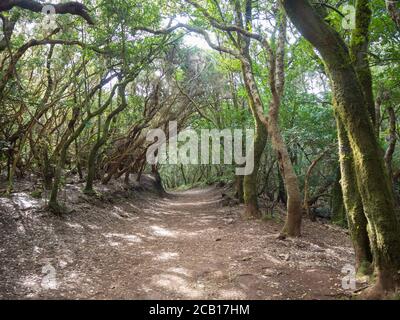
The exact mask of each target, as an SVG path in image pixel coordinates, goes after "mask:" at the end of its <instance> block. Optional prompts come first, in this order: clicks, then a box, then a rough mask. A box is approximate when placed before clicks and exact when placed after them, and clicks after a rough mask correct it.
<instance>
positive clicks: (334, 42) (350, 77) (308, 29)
mask: <svg viewBox="0 0 400 320" xmlns="http://www.w3.org/2000/svg"><path fill="white" fill-rule="evenodd" d="M282 2H283V4H284V6H285V9H286V12H287V14H288V16H289V17H290V18H291V20H292V22H293V23H294V24H295V26H296V27H297V28H298V30H299V31H300V32H301V33H302V35H303V36H304V37H305V38H306V39H307V40H308V41H310V42H311V43H312V45H313V46H314V47H315V48H316V49H317V50H318V51H319V52H320V54H321V56H322V58H323V60H324V62H325V65H326V68H327V70H328V71H329V77H330V80H331V84H332V91H333V95H334V99H335V103H334V108H335V111H336V114H337V118H338V121H340V122H341V123H343V127H344V129H345V131H346V133H347V135H348V140H349V143H350V147H351V151H352V155H353V158H354V172H355V175H356V180H357V184H358V189H359V191H360V196H361V201H362V204H363V208H364V213H365V216H366V218H367V221H368V234H369V238H370V242H371V247H372V252H373V257H374V262H375V266H376V270H377V275H378V277H377V283H376V285H375V286H374V289H373V290H372V291H371V294H377V295H381V294H384V293H385V292H386V291H393V290H396V289H398V287H399V285H400V275H399V273H398V270H400V224H399V221H398V219H397V217H396V213H395V207H394V199H393V194H392V190H391V186H390V183H389V179H388V176H387V172H386V168H385V166H384V162H383V157H382V154H381V150H380V147H379V144H378V141H377V139H376V135H375V132H374V128H373V125H372V121H371V119H370V114H369V111H368V109H367V106H366V101H365V96H364V93H363V88H362V85H361V83H360V81H359V79H358V76H357V73H356V70H355V67H354V65H353V63H352V60H351V58H350V54H349V50H348V48H347V46H346V44H345V43H344V41H343V39H342V38H341V37H340V36H339V34H338V33H337V32H336V31H334V30H333V29H332V27H330V26H329V25H328V24H327V23H326V22H325V21H324V20H323V19H322V18H321V17H320V16H319V15H318V14H317V13H316V11H315V10H314V9H313V7H312V6H311V5H310V4H309V2H308V1H307V0H282ZM343 191H344V192H343V193H344V196H345V197H346V195H345V193H346V192H347V191H345V190H343Z"/></svg>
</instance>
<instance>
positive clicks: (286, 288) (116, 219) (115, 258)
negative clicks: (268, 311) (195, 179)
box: [0, 186, 353, 299]
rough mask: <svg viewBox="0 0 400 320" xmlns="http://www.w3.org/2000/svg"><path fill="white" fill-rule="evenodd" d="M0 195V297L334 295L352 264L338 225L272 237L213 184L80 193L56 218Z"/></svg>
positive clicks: (274, 227) (268, 226) (272, 229)
mask: <svg viewBox="0 0 400 320" xmlns="http://www.w3.org/2000/svg"><path fill="white" fill-rule="evenodd" d="M74 188H76V189H78V186H76V187H74ZM0 200H2V201H0V211H1V210H3V211H4V212H6V214H2V215H1V217H2V218H0V228H1V229H4V230H2V231H1V235H0V238H1V239H0V240H1V241H2V245H1V251H0V259H1V267H2V268H1V273H0V297H2V298H15V297H18V298H73V299H75V298H88V299H334V298H338V297H341V296H343V295H344V291H343V290H342V289H341V278H342V277H343V275H342V274H341V269H342V267H343V266H344V265H346V264H348V263H351V262H352V260H353V256H352V250H351V247H350V242H349V240H348V236H347V235H346V234H345V232H344V231H343V230H341V229H339V228H333V227H327V226H325V225H322V224H321V223H313V224H310V223H306V225H305V227H304V235H303V237H302V238H300V239H295V240H285V241H281V240H277V239H276V236H277V233H278V231H279V229H280V228H281V223H280V222H276V221H273V220H269V221H246V220H243V219H242V218H241V217H240V212H241V211H242V208H241V207H233V208H231V207H222V205H221V202H220V201H221V190H218V189H215V188H209V189H205V190H190V191H186V192H181V193H173V194H170V195H167V196H165V197H163V198H157V197H155V196H149V195H146V196H141V197H136V198H129V197H128V196H126V197H125V198H124V199H123V200H122V199H117V200H115V199H114V200H113V199H109V200H110V202H111V203H107V204H104V202H101V203H100V202H98V203H97V202H96V203H87V202H86V201H82V199H80V200H76V204H75V212H74V213H73V214H71V215H68V216H67V217H64V218H57V217H54V216H52V215H49V214H48V213H43V212H41V211H40V210H38V209H37V208H38V207H39V206H40V203H34V201H33V200H32V199H27V198H25V200H24V201H22V202H21V200H20V202H19V203H20V204H21V203H22V204H24V202H25V206H26V207H28V209H25V210H21V208H20V207H18V206H17V205H15V203H16V199H11V200H10V199H4V198H0ZM26 203H28V205H27V204H26ZM12 204H13V205H14V209H13V207H12ZM93 208H95V209H93Z"/></svg>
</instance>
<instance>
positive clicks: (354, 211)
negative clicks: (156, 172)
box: [337, 119, 372, 273]
mask: <svg viewBox="0 0 400 320" xmlns="http://www.w3.org/2000/svg"><path fill="white" fill-rule="evenodd" d="M337 129H338V136H339V158H340V169H341V170H340V177H341V179H340V184H341V187H342V194H343V203H344V207H345V209H346V213H347V221H348V226H349V229H350V235H351V238H352V242H353V246H354V251H355V256H356V270H357V272H359V273H366V272H365V271H366V270H367V269H369V268H368V267H369V265H370V264H371V263H372V254H371V247H370V240H369V236H368V231H367V224H368V222H367V219H366V217H365V213H364V208H363V203H362V199H361V196H360V192H359V190H358V185H357V177H356V173H355V170H354V159H353V154H352V151H351V148H350V143H349V141H348V137H347V133H346V130H345V128H344V126H343V123H342V122H341V121H340V119H337Z"/></svg>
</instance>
